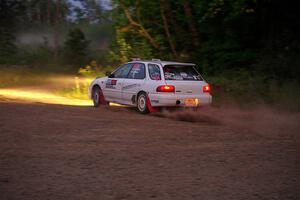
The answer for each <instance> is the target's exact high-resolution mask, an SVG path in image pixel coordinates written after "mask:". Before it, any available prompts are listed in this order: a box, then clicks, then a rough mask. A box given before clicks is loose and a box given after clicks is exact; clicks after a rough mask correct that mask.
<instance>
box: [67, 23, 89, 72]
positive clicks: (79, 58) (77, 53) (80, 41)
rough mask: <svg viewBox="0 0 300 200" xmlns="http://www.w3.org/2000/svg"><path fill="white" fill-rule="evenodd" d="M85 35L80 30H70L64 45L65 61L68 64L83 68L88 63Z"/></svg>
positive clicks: (87, 44)
mask: <svg viewBox="0 0 300 200" xmlns="http://www.w3.org/2000/svg"><path fill="white" fill-rule="evenodd" d="M89 43H90V41H88V40H86V38H85V36H84V33H83V32H82V31H81V30H80V29H78V28H74V29H70V31H69V33H68V36H67V39H66V41H65V43H64V59H65V62H66V63H68V64H74V65H78V66H82V65H84V64H85V63H87V61H88V54H89V52H88V46H89Z"/></svg>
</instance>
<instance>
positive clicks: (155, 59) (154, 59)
mask: <svg viewBox="0 0 300 200" xmlns="http://www.w3.org/2000/svg"><path fill="white" fill-rule="evenodd" d="M152 61H161V60H160V59H157V58H152Z"/></svg>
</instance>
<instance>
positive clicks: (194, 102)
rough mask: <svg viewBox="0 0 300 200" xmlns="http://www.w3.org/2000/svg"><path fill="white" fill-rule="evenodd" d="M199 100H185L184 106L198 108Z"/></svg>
mask: <svg viewBox="0 0 300 200" xmlns="http://www.w3.org/2000/svg"><path fill="white" fill-rule="evenodd" d="M199 103H200V102H199V99H185V100H184V104H185V105H186V106H198V105H199Z"/></svg>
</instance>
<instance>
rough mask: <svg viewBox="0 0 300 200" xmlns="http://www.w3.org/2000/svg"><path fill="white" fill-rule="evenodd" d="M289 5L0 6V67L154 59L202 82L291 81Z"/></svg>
mask: <svg viewBox="0 0 300 200" xmlns="http://www.w3.org/2000/svg"><path fill="white" fill-rule="evenodd" d="M74 2H77V4H74ZM295 2H296V1H280V0H155V1H148V0H113V1H112V2H111V6H109V7H108V6H103V4H102V3H101V1H97V0H73V1H70V0H27V1H26V0H25V1H23V0H0V23H1V29H0V63H1V64H35V63H39V64H49V63H58V64H60V65H59V66H63V65H68V64H69V65H70V64H71V65H74V66H75V67H79V66H82V65H84V64H86V63H88V62H90V61H91V60H96V61H97V62H98V63H101V64H104V65H107V64H117V63H121V62H126V61H127V60H129V59H130V58H132V57H140V58H142V59H151V58H161V59H165V60H177V61H186V62H194V63H197V64H198V67H199V70H201V71H202V73H204V74H207V75H209V76H217V75H219V74H224V75H225V74H233V72H236V71H239V72H242V73H247V74H250V75H263V76H264V77H267V79H275V80H298V77H299V75H300V70H299V68H300V67H299V65H300V61H299V58H300V50H299V48H300V37H299V36H300V35H299V33H300V30H299V27H300V21H299V19H300V18H299V12H298V11H297V6H296V4H295ZM78 3H80V5H81V6H78ZM41 30H42V34H41V35H42V36H37V37H35V35H34V34H33V38H32V37H25V36H28V35H30V34H29V33H32V32H33V33H35V34H36V33H38V32H39V31H41ZM24 35H25V36H24ZM24 38H25V39H24ZM26 38H27V39H28V38H29V39H28V41H27V40H26ZM37 40H39V41H40V40H41V41H40V42H39V43H38V44H37V45H35V46H34V45H33V44H36V41H37ZM24 41H25V42H24ZM26 41H27V42H26ZM30 41H32V42H30ZM24 44H25V45H24Z"/></svg>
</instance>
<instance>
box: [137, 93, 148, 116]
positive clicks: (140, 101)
mask: <svg viewBox="0 0 300 200" xmlns="http://www.w3.org/2000/svg"><path fill="white" fill-rule="evenodd" d="M136 104H137V110H138V111H139V112H140V113H142V114H147V113H149V108H148V103H147V95H146V93H144V92H142V93H140V94H139V95H138V97H137V103H136Z"/></svg>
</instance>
